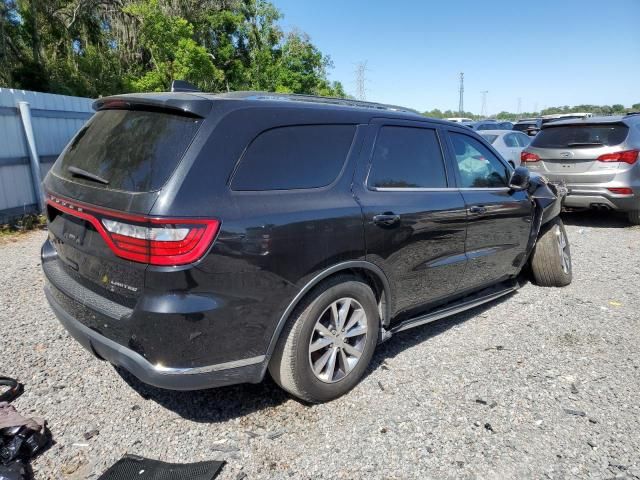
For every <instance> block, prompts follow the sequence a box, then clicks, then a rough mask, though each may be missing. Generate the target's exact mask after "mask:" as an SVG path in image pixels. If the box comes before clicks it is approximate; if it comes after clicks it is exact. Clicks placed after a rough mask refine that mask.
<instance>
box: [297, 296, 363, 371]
mask: <svg viewBox="0 0 640 480" xmlns="http://www.w3.org/2000/svg"><path fill="white" fill-rule="evenodd" d="M366 341H367V315H366V313H365V311H364V309H363V308H362V305H360V303H358V301H356V300H355V299H353V298H341V299H339V300H336V301H335V302H333V303H332V304H331V305H329V306H328V307H327V308H326V309H325V310H324V312H322V314H321V315H320V317H319V318H318V320H317V321H316V324H315V326H314V328H313V333H312V334H311V340H310V341H309V363H310V365H311V370H312V371H313V373H314V375H315V376H316V377H317V378H318V379H319V380H321V381H322V382H325V383H335V382H337V381H340V380H342V379H343V378H344V377H346V376H347V375H348V374H349V372H351V371H352V370H353V369H354V368H355V366H356V365H357V364H358V362H359V361H360V357H361V356H362V353H363V351H364V348H365V345H366Z"/></svg>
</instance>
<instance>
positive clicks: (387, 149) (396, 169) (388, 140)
mask: <svg viewBox="0 0 640 480" xmlns="http://www.w3.org/2000/svg"><path fill="white" fill-rule="evenodd" d="M367 184H368V186H369V187H373V188H445V187H446V186H447V174H446V170H445V166H444V158H443V156H442V150H441V148H440V142H439V141H438V136H437V134H436V131H435V130H434V129H431V128H414V127H396V126H385V127H382V128H381V129H380V132H379V133H378V138H377V140H376V145H375V149H374V153H373V159H372V162H371V170H370V171H369V177H368V179H367Z"/></svg>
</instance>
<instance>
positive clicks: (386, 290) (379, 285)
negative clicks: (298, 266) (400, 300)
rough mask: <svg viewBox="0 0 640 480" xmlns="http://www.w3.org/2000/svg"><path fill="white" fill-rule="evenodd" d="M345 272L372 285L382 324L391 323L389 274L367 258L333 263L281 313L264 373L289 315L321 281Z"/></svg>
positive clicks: (268, 349) (306, 286) (267, 355)
mask: <svg viewBox="0 0 640 480" xmlns="http://www.w3.org/2000/svg"><path fill="white" fill-rule="evenodd" d="M344 273H350V274H351V275H353V276H355V277H359V278H360V279H362V280H363V281H364V283H367V284H368V285H369V286H370V287H372V290H373V293H374V295H375V296H376V301H377V302H378V305H379V307H381V308H379V310H380V319H381V323H382V325H381V326H386V325H388V324H389V320H390V305H391V288H390V286H389V280H388V279H387V276H386V275H385V274H384V272H383V271H382V269H381V268H380V267H378V266H377V265H375V264H373V263H371V262H367V261H365V260H351V261H347V262H341V263H338V264H336V265H333V266H332V267H329V268H326V269H325V270H322V271H321V272H320V273H318V274H316V275H315V276H314V277H313V278H312V279H311V280H309V281H308V282H307V283H306V284H305V285H304V286H303V287H302V288H301V289H300V291H299V292H298V293H297V294H296V296H295V297H294V298H293V300H291V302H290V303H289V305H288V306H287V308H286V309H285V311H284V313H283V314H282V315H281V317H280V319H279V320H278V324H277V325H276V328H275V330H274V332H273V335H272V336H271V340H270V341H269V346H268V347H267V353H266V361H265V362H264V367H263V375H264V373H266V370H267V367H268V365H269V361H270V360H271V356H272V354H273V351H274V350H275V347H276V344H277V343H278V339H279V338H280V334H281V333H282V330H283V328H284V326H285V324H286V323H287V321H288V320H289V317H290V316H291V313H292V312H293V311H294V310H295V308H296V306H297V305H298V304H299V303H300V301H301V300H302V299H303V298H305V297H306V296H307V294H309V293H310V292H311V291H312V290H313V288H314V287H316V286H317V285H319V284H320V283H321V282H323V281H325V280H326V279H328V278H330V277H332V276H334V275H339V274H344Z"/></svg>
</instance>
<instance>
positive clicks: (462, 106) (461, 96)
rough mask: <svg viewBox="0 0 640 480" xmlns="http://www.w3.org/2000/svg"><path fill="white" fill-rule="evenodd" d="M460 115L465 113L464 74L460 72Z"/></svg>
mask: <svg viewBox="0 0 640 480" xmlns="http://www.w3.org/2000/svg"><path fill="white" fill-rule="evenodd" d="M458 113H459V114H460V116H462V114H463V113H464V72H460V101H459V102H458Z"/></svg>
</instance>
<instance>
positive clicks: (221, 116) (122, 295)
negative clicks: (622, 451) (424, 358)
mask: <svg viewBox="0 0 640 480" xmlns="http://www.w3.org/2000/svg"><path fill="white" fill-rule="evenodd" d="M95 109H96V110H97V113H96V114H95V115H94V116H93V118H92V119H91V120H90V121H89V122H88V123H87V124H86V125H85V126H84V127H83V128H82V129H81V130H80V132H79V133H78V134H77V135H76V136H75V137H74V138H73V139H72V141H71V142H70V144H69V145H68V146H67V147H66V149H65V150H64V152H63V153H62V154H61V155H60V157H59V158H58V160H57V162H56V163H55V165H54V167H53V168H52V169H51V171H50V172H49V174H48V175H47V177H46V179H45V181H44V186H45V190H46V196H47V203H48V206H47V216H48V221H49V238H48V240H47V241H46V242H45V244H44V246H43V248H42V268H43V270H44V273H45V275H46V279H47V282H46V295H47V298H48V300H49V302H50V304H51V307H52V309H53V310H54V311H55V313H56V315H57V316H58V317H59V319H60V321H61V322H62V323H63V324H64V326H65V327H66V329H67V330H68V331H69V332H70V333H71V334H72V335H73V336H74V337H75V338H76V339H77V340H78V341H79V342H80V343H81V344H82V345H83V346H84V347H86V348H87V349H88V350H90V351H91V352H93V353H94V354H95V355H96V356H97V357H98V358H101V359H104V360H107V361H109V362H111V363H113V364H115V365H118V366H121V367H123V368H124V369H126V370H128V371H130V372H131V373H133V374H134V375H135V376H137V377H138V378H139V379H140V380H142V381H143V382H146V383H149V384H153V385H156V386H159V387H163V388H168V389H179V390H188V389H201V388H208V387H214V386H219V385H227V384H233V383H240V382H260V381H261V380H262V379H263V378H264V376H265V374H266V372H267V370H268V371H269V372H270V373H271V376H272V377H273V378H274V379H275V380H276V382H278V383H279V384H280V385H281V386H282V387H283V388H284V389H286V390H288V391H289V392H291V393H292V394H294V395H296V396H297V397H300V398H302V399H305V400H307V401H312V402H321V401H327V400H330V399H333V398H335V397H337V396H339V395H341V394H343V393H345V392H347V391H348V390H349V389H351V388H352V387H353V386H354V385H355V384H356V383H357V382H358V381H359V379H360V378H361V377H362V375H363V374H364V372H365V369H366V368H367V364H368V363H369V360H370V359H371V356H372V354H373V351H374V349H375V347H376V344H377V343H379V342H382V341H385V340H387V339H389V338H390V337H391V336H392V335H393V334H394V333H396V332H399V331H401V330H405V329H408V328H411V327H415V326H418V325H422V324H424V323H427V322H430V321H433V320H436V319H439V318H442V317H445V316H447V315H451V314H454V313H457V312H460V311H462V310H465V309H468V308H471V307H474V306H476V305H479V304H481V303H484V302H488V301H491V300H493V299H496V298H498V297H500V296H502V295H505V294H507V293H509V292H512V291H513V290H514V289H516V288H517V287H518V286H519V285H520V284H521V281H522V279H523V276H522V275H521V273H522V272H523V271H527V272H528V271H532V274H533V277H534V279H535V280H536V281H537V283H539V284H542V285H548V286H552V285H555V286H561V285H566V284H568V283H569V282H570V281H571V260H570V253H569V244H568V242H567V237H566V234H565V230H564V227H563V225H562V222H561V221H560V220H559V219H558V218H557V215H558V213H559V211H560V207H561V205H560V204H561V197H560V196H559V195H558V193H557V191H556V189H555V187H554V186H553V185H548V184H547V183H546V181H545V180H544V179H543V178H542V177H539V176H533V175H532V176H531V177H530V176H529V173H528V171H527V170H526V169H524V168H522V169H516V170H515V171H514V170H512V168H511V167H510V166H509V165H508V164H507V163H505V162H504V161H503V160H502V158H501V157H500V155H498V154H497V153H496V152H495V151H494V150H493V148H492V147H491V146H490V145H489V144H488V143H487V142H486V141H484V140H483V139H482V137H480V136H479V135H477V134H476V133H475V132H473V131H471V130H469V129H468V128H466V127H464V126H460V125H456V124H453V123H449V122H444V121H439V120H432V119H427V118H424V117H422V116H421V115H419V114H417V113H415V112H412V111H408V110H404V109H401V108H398V107H391V106H385V105H379V104H372V103H364V102H356V101H350V100H338V99H321V98H316V97H307V96H293V95H275V94H262V93H255V92H254V93H232V94H222V95H213V94H202V93H185V92H176V93H158V94H137V95H121V96H114V97H108V98H103V99H100V100H98V101H96V102H95Z"/></svg>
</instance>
